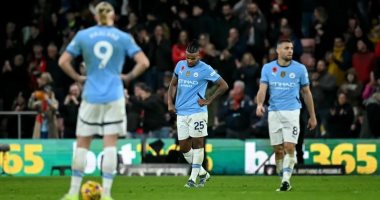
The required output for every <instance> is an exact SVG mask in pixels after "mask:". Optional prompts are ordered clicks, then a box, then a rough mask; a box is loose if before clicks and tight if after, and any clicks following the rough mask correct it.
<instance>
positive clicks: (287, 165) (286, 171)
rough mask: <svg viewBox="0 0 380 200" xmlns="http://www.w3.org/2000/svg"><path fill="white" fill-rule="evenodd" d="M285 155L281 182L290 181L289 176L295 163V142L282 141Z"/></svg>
mask: <svg viewBox="0 0 380 200" xmlns="http://www.w3.org/2000/svg"><path fill="white" fill-rule="evenodd" d="M284 149H285V152H286V154H285V156H284V163H283V176H282V182H288V183H290V177H291V176H292V172H293V168H294V164H295V163H296V157H295V153H294V152H295V143H291V142H285V143H284Z"/></svg>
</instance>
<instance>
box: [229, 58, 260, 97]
mask: <svg viewBox="0 0 380 200" xmlns="http://www.w3.org/2000/svg"><path fill="white" fill-rule="evenodd" d="M235 65H236V69H235V70H234V72H233V75H232V77H233V78H232V79H233V81H234V82H235V81H237V80H241V81H243V82H244V85H245V87H244V88H245V89H244V93H245V94H246V95H247V96H248V97H250V98H251V99H253V97H254V96H255V95H256V93H257V90H258V89H259V86H258V78H259V76H260V68H259V66H258V64H257V63H256V60H255V58H254V57H253V56H252V54H251V53H245V54H244V55H243V57H242V58H241V61H239V60H235Z"/></svg>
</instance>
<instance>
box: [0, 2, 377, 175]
mask: <svg viewBox="0 0 380 200" xmlns="http://www.w3.org/2000/svg"><path fill="white" fill-rule="evenodd" d="M97 2H98V1H96V0H92V1H90V0H87V1H70V0H61V1H48V0H36V1H19V0H15V1H7V7H6V9H3V11H2V12H1V19H2V20H1V22H0V27H1V31H0V34H1V37H0V40H1V47H0V63H1V65H0V66H1V67H2V71H1V74H0V114H1V115H0V121H1V125H0V137H1V139H0V143H2V144H10V145H11V151H10V152H8V153H7V156H6V159H3V158H4V156H3V154H1V155H0V163H1V164H0V166H4V167H2V168H3V169H4V170H5V171H6V172H7V173H8V174H12V175H15V176H24V175H41V176H49V175H50V173H51V168H52V167H53V166H57V165H69V164H70V159H71V156H72V148H73V144H74V140H73V139H72V138H73V136H74V134H75V133H74V132H73V130H75V128H74V127H73V124H75V123H74V122H75V120H76V114H77V104H76V103H75V102H73V101H71V100H70V98H71V97H72V96H75V98H76V99H77V101H80V97H79V94H80V90H81V86H80V85H77V84H75V83H72V82H71V81H70V79H68V77H66V76H65V75H64V74H63V72H62V71H60V69H59V67H58V65H57V58H58V56H59V54H60V53H62V51H63V50H64V48H65V46H66V44H67V43H68V42H69V41H70V39H71V38H72V36H73V35H74V33H75V32H76V31H78V30H80V29H82V28H85V27H88V26H90V25H93V23H94V21H93V18H92V16H91V10H92V9H93V7H94V5H95V4H96V3H97ZM110 2H111V3H112V4H113V5H115V8H116V11H117V23H116V25H117V26H118V27H119V28H121V29H122V30H125V31H127V32H130V33H131V34H132V35H133V36H134V37H135V40H136V42H137V43H138V44H139V45H141V47H142V49H143V50H144V52H145V53H146V54H147V55H148V57H149V59H150V61H151V63H152V65H151V68H150V69H149V71H148V72H147V73H146V74H145V75H144V76H143V77H141V78H140V79H139V80H137V81H136V82H135V83H137V82H143V83H145V84H146V85H147V86H148V87H150V88H151V90H152V95H154V96H155V97H157V98H154V101H155V102H154V103H158V105H160V106H162V108H160V109H158V110H149V109H147V108H145V107H139V106H138V105H141V103H144V100H142V99H141V98H140V97H139V96H138V95H136V94H135V88H134V84H135V83H133V84H131V85H130V86H128V93H129V94H128V96H129V98H130V102H129V103H128V105H126V109H127V110H128V113H129V116H128V120H129V124H130V126H129V127H128V131H129V133H130V134H129V137H133V138H134V139H129V138H128V139H122V140H120V143H119V150H120V153H121V155H122V157H123V163H124V164H134V165H138V164H140V163H148V162H156V163H157V162H159V163H166V162H180V161H178V158H177V160H174V161H173V160H170V161H169V160H168V157H167V155H168V154H169V151H170V150H176V149H178V147H177V146H176V140H175V138H176V132H175V131H176V130H175V127H174V124H175V123H174V120H173V117H172V116H170V115H169V114H168V113H167V111H166V106H165V102H166V101H165V93H166V90H167V86H168V85H167V84H168V80H170V76H171V71H172V69H173V66H174V64H175V62H176V61H177V60H178V59H182V58H183V51H184V47H185V46H186V42H187V41H188V40H190V39H192V38H198V39H199V40H200V41H201V45H202V55H203V59H204V60H205V61H206V62H208V63H210V64H212V65H213V66H214V67H215V68H216V69H217V70H218V71H219V73H220V74H221V75H222V76H223V77H224V78H225V79H226V80H227V81H228V83H229V85H230V88H231V91H229V92H228V93H227V94H226V95H225V96H224V97H223V98H221V99H220V100H219V101H218V102H215V103H214V105H212V106H210V116H211V117H210V124H209V127H208V128H209V133H210V139H208V140H207V145H206V152H207V161H208V162H207V163H206V165H207V167H208V169H209V170H211V172H212V173H214V174H233V175H237V174H254V173H255V172H256V170H257V169H258V167H259V166H260V165H261V163H263V162H264V161H265V160H266V159H267V158H268V157H270V156H271V149H270V147H269V142H268V140H267V138H268V135H267V130H266V128H267V121H266V119H265V118H264V119H262V120H260V119H258V118H257V117H256V116H255V112H254V110H255V102H254V96H255V94H256V91H257V86H258V85H257V80H258V78H259V72H260V68H261V66H262V65H263V64H264V63H266V62H268V61H270V60H272V59H274V56H275V55H274V54H273V47H274V45H275V43H276V41H277V40H278V39H279V38H290V39H292V40H293V41H294V42H295V59H296V60H299V61H300V62H302V63H304V64H305V65H306V66H307V68H308V70H309V73H310V76H309V77H310V78H311V88H312V92H313V95H314V98H315V99H314V100H315V103H316V110H317V115H318V119H319V123H320V124H321V126H319V127H318V130H317V131H312V132H310V131H306V130H305V131H304V134H305V145H304V147H303V149H304V155H303V158H304V160H305V164H324V165H330V164H338V165H339V164H343V165H344V166H345V170H346V172H347V173H348V174H379V173H380V170H379V168H378V163H379V161H380V147H379V139H378V137H379V136H380V130H379V128H378V122H379V118H378V117H377V116H376V115H377V111H378V110H379V108H380V107H379V106H380V96H379V93H378V91H379V89H380V79H379V71H378V69H379V67H380V66H379V63H380V62H379V59H380V43H379V42H378V41H379V40H380V15H379V12H380V11H379V9H378V8H379V6H380V2H379V1H377V0H358V1H354V0H349V1H346V0H344V1H343V0H336V1H316V0H315V1H314V0H296V1H290V0H288V1H287V0H284V1H282V0H273V1H266V0H261V1H260V0H258V1H250V0H240V1H239V0H230V1H227V0H225V1H223V0H221V1H217V0H214V1H213V0H209V1H201V0H199V1H197V0H183V1H182V0H181V1H171V0H157V1H153V0H151V1H148V0H136V1H133V0H129V1H122V0H119V1H118V0H115V1H110ZM251 2H254V3H251ZM183 31H187V34H188V39H187V40H186V39H184V42H183V43H181V42H180V40H179V39H178V38H179V35H180V33H182V32H183ZM80 63H81V60H80V59H78V60H76V61H75V66H76V67H77V69H78V71H80V70H82V71H81V72H83V68H81V66H80ZM132 65H133V63H131V61H130V60H127V62H126V66H125V69H124V70H125V72H127V71H128V70H130V68H131V66H132ZM47 73H49V74H50V75H47ZM350 75H352V77H354V78H353V79H352V80H351V79H350V78H348V77H349V76H350ZM41 80H42V81H41ZM239 80H240V81H243V83H244V84H245V88H239V87H238V86H236V87H234V82H235V81H239ZM41 82H42V83H41ZM47 86H48V87H47ZM49 87H51V88H52V91H53V93H54V95H53V97H51V96H50V97H49V98H54V100H55V101H56V102H57V105H59V106H58V107H57V108H56V109H54V108H45V109H42V108H36V107H33V106H30V102H31V101H41V102H43V101H45V100H46V99H43V98H42V99H38V98H37V99H33V98H32V99H33V100H31V96H32V94H33V93H34V94H37V93H38V92H39V91H45V92H46V90H45V89H46V88H49ZM212 89H213V88H212V87H210V90H212ZM73 90H74V91H73ZM126 96H127V95H126ZM69 97H70V98H69ZM67 99H69V100H67ZM66 100H67V102H66ZM32 104H33V102H32ZM24 111H32V112H36V111H37V112H36V113H38V114H41V113H51V114H52V115H51V117H50V118H49V119H48V121H49V136H48V137H49V138H48V139H39V134H38V132H39V130H38V128H37V129H36V127H39V126H40V125H41V124H38V122H39V121H38V119H36V118H35V115H20V116H21V117H20V118H21V119H22V123H21V129H20V130H18V127H17V123H18V119H17V117H16V116H14V115H9V112H13V113H23V112H24ZM152 113H159V115H151V114H152ZM37 116H38V115H37ZM236 116H239V117H236ZM303 117H304V118H306V117H307V114H305V115H303ZM149 119H154V120H149ZM157 119H165V120H161V122H160V124H154V123H152V121H159V120H157ZM157 132H159V134H162V135H161V136H164V138H165V139H162V140H161V141H162V142H163V143H162V144H161V146H159V149H158V150H154V148H155V146H154V145H155V143H154V142H156V141H157V139H158V138H157V137H156V136H157V134H158V133H157ZM32 138H34V139H32ZM142 138H143V139H144V140H145V139H146V140H147V142H146V144H145V145H144V144H143V143H141V141H142V140H140V139H142ZM348 138H349V139H348ZM100 144H101V143H100V141H97V142H96V143H95V144H94V145H93V146H92V151H93V154H91V155H89V157H90V159H92V161H93V163H92V164H93V165H92V166H91V167H89V173H90V174H98V173H99V171H98V167H97V166H96V164H94V163H96V162H99V159H98V158H99V153H100V150H101V145H100ZM179 160H180V159H179ZM269 163H272V164H273V163H274V162H273V157H272V158H271V159H270V161H269ZM258 172H259V173H260V174H261V173H263V169H261V170H260V171H258ZM54 175H57V174H54Z"/></svg>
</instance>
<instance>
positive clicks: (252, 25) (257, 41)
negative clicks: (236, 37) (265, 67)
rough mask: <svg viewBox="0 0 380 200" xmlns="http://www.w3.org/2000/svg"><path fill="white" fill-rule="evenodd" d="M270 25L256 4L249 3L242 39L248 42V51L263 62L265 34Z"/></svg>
mask: <svg viewBox="0 0 380 200" xmlns="http://www.w3.org/2000/svg"><path fill="white" fill-rule="evenodd" d="M267 28H268V24H267V20H266V17H265V16H264V14H263V13H262V12H261V10H260V8H259V6H258V5H257V4H256V3H253V2H251V3H248V5H247V15H246V16H245V19H244V22H243V31H242V38H244V39H245V40H246V45H247V50H248V51H249V52H252V53H253V55H255V58H256V59H257V60H261V59H262V58H263V56H264V52H265V43H264V41H265V38H266V37H265V33H266V31H267Z"/></svg>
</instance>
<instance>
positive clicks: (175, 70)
mask: <svg viewBox="0 0 380 200" xmlns="http://www.w3.org/2000/svg"><path fill="white" fill-rule="evenodd" d="M180 62H181V61H179V62H178V63H177V64H176V65H175V68H174V73H173V76H175V77H176V78H178V73H179V68H180V67H179V65H180Z"/></svg>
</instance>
